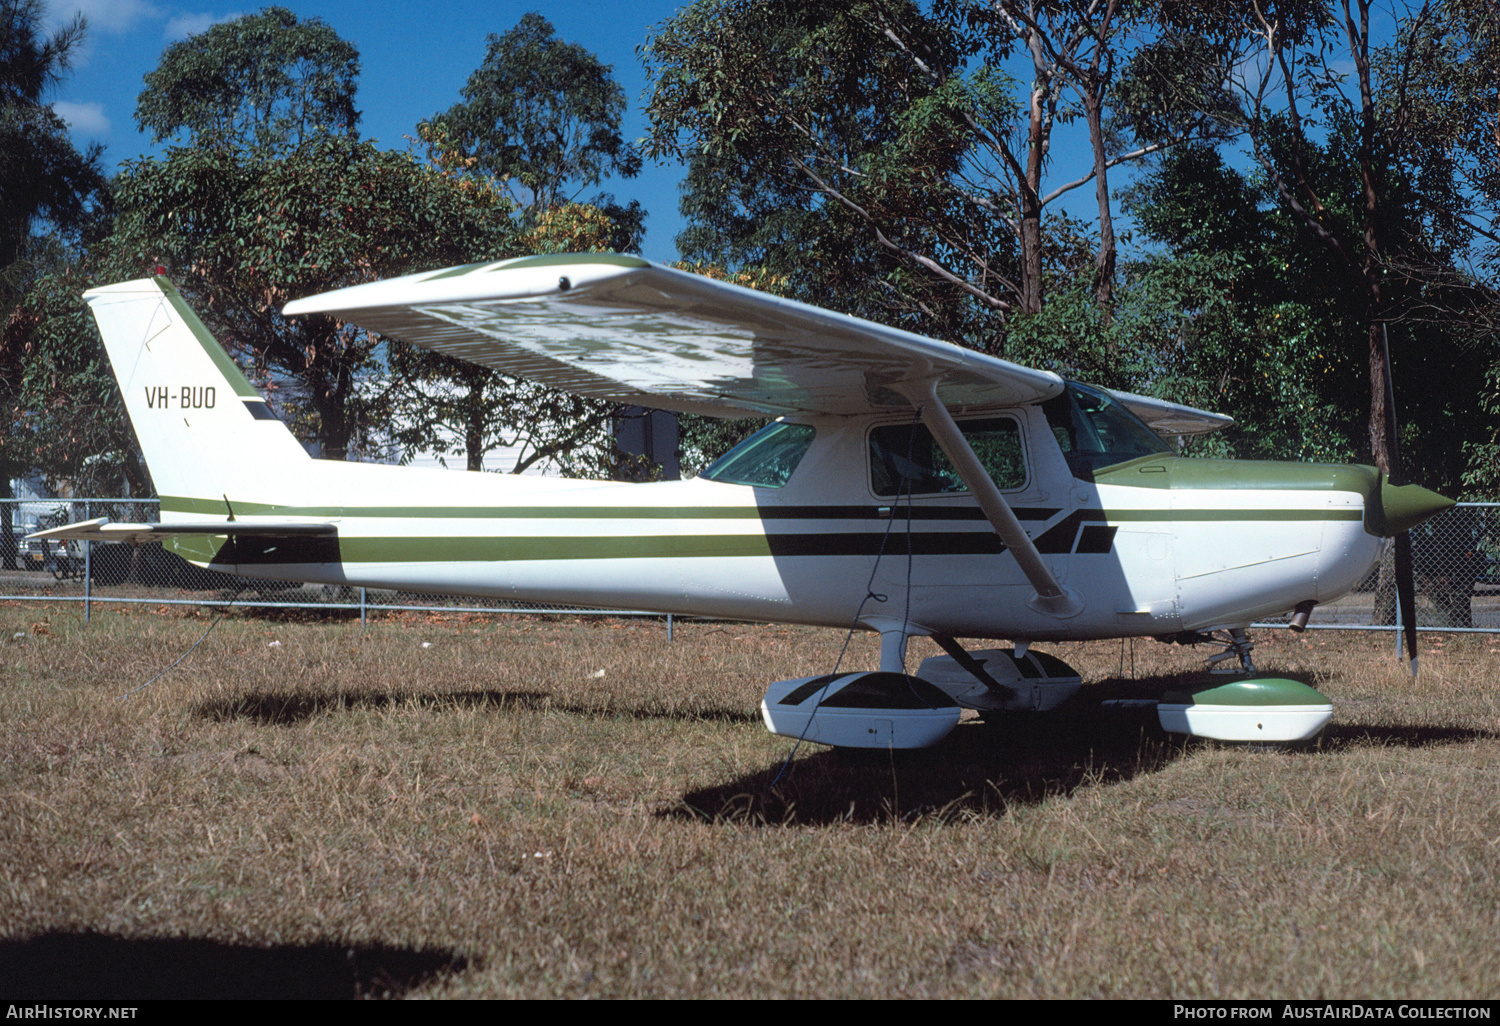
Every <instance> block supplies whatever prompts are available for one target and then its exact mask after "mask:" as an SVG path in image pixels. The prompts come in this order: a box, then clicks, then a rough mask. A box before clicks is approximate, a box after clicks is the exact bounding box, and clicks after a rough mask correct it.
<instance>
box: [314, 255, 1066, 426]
mask: <svg viewBox="0 0 1500 1026" xmlns="http://www.w3.org/2000/svg"><path fill="white" fill-rule="evenodd" d="M284 312H285V313H286V314H287V316H298V315H306V314H327V315H329V316H332V317H336V318H338V319H340V320H344V321H349V322H352V323H354V324H357V325H359V326H360V327H362V328H366V329H368V330H371V331H376V332H379V333H380V334H382V335H386V336H389V337H391V338H397V339H402V340H404V341H407V342H411V343H413V344H415V345H419V346H423V347H425V348H428V349H433V350H436V351H438V352H440V353H445V354H447V355H449V356H453V357H457V358H459V359H462V360H466V361H468V362H470V363H476V364H479V365H481V366H485V367H491V368H494V369H496V370H500V371H505V372H507V373H510V374H517V375H520V376H522V377H526V378H529V379H531V380H533V381H536V382H539V383H541V384H545V385H549V386H551V387H554V388H560V389H564V390H566V391H569V392H573V393H576V394H579V395H584V396H591V397H594V398H599V399H606V400H610V401H613V402H622V403H630V404H638V405H641V406H650V407H654V408H656V409H664V410H674V411H678V412H683V413H701V414H707V415H709V416H715V417H744V416H773V417H775V416H782V415H785V414H791V413H830V414H856V413H866V412H871V411H879V410H884V409H892V410H909V409H910V408H911V403H910V401H909V400H908V399H907V398H906V397H905V396H903V395H902V394H900V393H899V392H898V391H896V390H895V389H894V388H893V387H892V386H893V385H895V384H897V383H901V382H922V381H926V380H933V381H935V382H936V384H937V394H938V396H939V398H940V399H941V400H942V401H943V403H944V404H945V405H946V406H947V407H948V408H949V409H950V410H953V411H955V412H962V411H963V410H964V409H966V408H976V407H997V406H1014V405H1019V404H1022V403H1028V402H1033V401H1036V400H1039V399H1046V398H1049V397H1051V396H1053V395H1056V394H1057V393H1058V392H1060V391H1062V388H1063V382H1062V379H1061V378H1059V377H1058V376H1057V375H1055V374H1052V373H1050V372H1048V371H1041V370H1034V369H1031V368H1028V367H1021V366H1019V365H1017V364H1013V363H1008V362H1006V361H1005V360H999V359H996V358H994V357H991V356H986V355H984V354H983V353H977V352H974V351H972V350H968V349H962V348H960V347H959V346H956V345H953V344H951V343H948V342H941V341H938V340H936V339H931V338H925V337H923V336H921V335H914V334H912V333H910V332H906V331H901V330H899V329H897V328H890V327H886V326H885V325H882V324H875V323H873V322H871V321H865V320H861V319H859V318H857V317H848V316H845V315H844V314H837V313H833V312H831V311H828V310H823V309H821V308H819V307H815V306H809V305H807V304H805V303H796V302H792V301H791V300H787V299H780V298H778V297H776V296H772V295H770V294H768V293H765V292H757V291H755V290H753V289H746V288H741V287H739V286H737V285H730V284H728V283H726V282H722V281H715V280H713V279H711V278H706V277H704V276H702V275H698V274H690V273H688V272H686V271H679V270H674V269H673V268H669V267H663V266H661V265H660V264H653V263H650V262H648V261H645V260H642V259H640V258H639V257H633V256H621V255H619V254H614V253H585V254H568V255H548V256H532V257H520V258H518V259H514V260H505V261H500V262H498V263H487V264H471V265H467V266H464V267H453V268H449V269H447V270H444V271H428V272H425V273H421V274H413V275H408V276H406V277H404V278H393V279H390V280H388V281H380V282H372V283H370V284H367V285H356V286H354V287H352V288H347V289H339V290H337V291H334V292H328V293H324V294H322V295H318V296H311V297H308V298H306V299H298V300H295V301H293V302H291V303H288V304H287V305H286V308H285V311H284Z"/></svg>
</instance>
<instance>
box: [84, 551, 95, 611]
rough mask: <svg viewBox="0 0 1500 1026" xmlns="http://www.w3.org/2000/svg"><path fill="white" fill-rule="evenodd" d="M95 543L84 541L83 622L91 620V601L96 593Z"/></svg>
mask: <svg viewBox="0 0 1500 1026" xmlns="http://www.w3.org/2000/svg"><path fill="white" fill-rule="evenodd" d="M93 556H94V543H93V542H91V541H86V542H84V543H83V622H84V623H88V622H89V602H90V599H92V598H93V594H94V566H93Z"/></svg>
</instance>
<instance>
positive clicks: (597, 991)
mask: <svg viewBox="0 0 1500 1026" xmlns="http://www.w3.org/2000/svg"><path fill="white" fill-rule="evenodd" d="M208 623H209V619H208V618H207V617H206V616H199V615H181V614H177V613H172V612H168V611H165V610H160V611H158V610H151V609H145V608H136V609H105V610H103V611H96V613H95V616H94V622H93V623H92V624H89V625H87V626H85V625H83V624H82V623H81V622H80V621H79V615H78V610H77V608H76V607H73V606H67V607H64V606H57V607H46V606H39V605H35V604H12V605H9V606H0V638H4V639H8V640H6V641H5V642H4V645H3V649H0V817H3V818H0V993H4V994H6V995H8V996H16V997H22V996H29V997H36V996H47V995H53V996H67V997H89V996H114V997H131V996H150V995H158V996H160V995H204V996H209V995H213V996H233V995H261V996H271V995H315V996H339V995H352V994H365V995H382V994H393V995H403V994H404V995H409V996H434V997H470V996H495V997H554V996H561V997H581V996H608V997H644V996H677V997H688V996H691V997H730V996H736V997H740V996H743V997H770V996H804V997H805V996H832V997H888V996H900V997H951V996H1002V997H1083V996H1118V997H1181V998H1193V997H1247V996H1276V997H1408V996H1410V997H1478V996H1493V995H1494V993H1495V992H1496V990H1497V983H1500V954H1497V948H1496V944H1495V937H1496V936H1500V788H1497V787H1496V783H1495V779H1496V778H1495V765H1496V758H1495V757H1496V754H1497V752H1500V743H1497V742H1500V703H1497V697H1496V696H1497V689H1496V685H1495V681H1494V676H1495V672H1494V671H1495V669H1496V667H1497V666H1500V663H1497V658H1500V652H1497V649H1500V643H1497V642H1495V641H1492V640H1490V639H1488V638H1481V637H1469V638H1457V639H1451V638H1449V639H1444V638H1440V637H1437V636H1430V637H1425V636H1424V640H1423V644H1424V649H1430V650H1431V651H1424V653H1423V657H1424V672H1423V676H1422V678H1421V679H1420V680H1419V681H1417V682H1416V683H1413V682H1411V681H1410V679H1409V678H1403V672H1404V671H1403V670H1402V669H1401V667H1400V666H1399V665H1398V664H1397V663H1396V662H1395V661H1394V659H1393V658H1392V656H1391V649H1390V646H1391V641H1390V638H1389V637H1387V636H1381V637H1377V638H1368V637H1364V636H1355V635H1349V634H1337V635H1335V634H1328V633H1325V634H1317V633H1311V632H1310V633H1309V634H1308V635H1306V636H1305V637H1304V638H1301V639H1298V638H1294V637H1292V636H1289V635H1285V634H1279V633H1278V634H1274V635H1273V634H1270V633H1263V634H1260V635H1258V640H1260V641H1261V647H1260V648H1259V649H1258V650H1257V656H1258V659H1259V662H1260V663H1261V664H1262V669H1264V670H1268V671H1272V672H1285V673H1297V674H1300V675H1302V676H1304V678H1306V679H1309V680H1311V681H1312V682H1313V683H1315V684H1316V685H1317V686H1318V687H1320V688H1321V689H1322V690H1324V691H1325V693H1327V694H1329V695H1330V696H1331V697H1332V698H1333V699H1334V701H1335V704H1336V713H1335V720H1334V723H1333V725H1332V726H1330V728H1329V729H1328V731H1326V732H1325V734H1324V735H1323V737H1322V738H1321V739H1320V741H1319V742H1318V743H1317V744H1315V745H1313V746H1311V747H1308V748H1304V749H1299V750H1293V751H1258V750H1249V749H1245V748H1239V747H1233V746H1227V745H1217V744H1214V743H1211V742H1202V741H1184V740H1182V739H1180V738H1176V737H1174V736H1169V735H1165V734H1163V733H1162V732H1161V731H1160V730H1159V729H1158V728H1157V727H1156V726H1155V723H1154V718H1153V717H1150V716H1146V715H1141V714H1139V713H1131V712H1124V713H1119V712H1117V713H1114V714H1110V715H1105V714H1101V713H1100V712H1099V711H1098V709H1097V706H1096V703H1095V701H1094V700H1096V699H1097V698H1099V697H1101V696H1105V695H1129V694H1134V693H1140V692H1149V691H1150V690H1152V689H1153V688H1155V689H1159V688H1160V687H1161V686H1162V685H1163V684H1166V683H1169V682H1173V681H1176V680H1181V679H1184V678H1185V675H1189V674H1191V673H1193V672H1195V671H1196V670H1197V668H1198V667H1199V666H1201V661H1202V658H1203V657H1204V656H1205V655H1206V654H1207V653H1206V652H1202V651H1199V652H1193V651H1190V650H1182V649H1174V648H1168V647H1165V646H1161V645H1157V644H1154V643H1151V642H1137V643H1136V644H1135V645H1134V646H1131V645H1129V644H1127V645H1124V646H1122V645H1120V644H1119V643H1096V644H1088V645H1063V646H1050V650H1052V651H1054V652H1056V653H1057V654H1059V655H1060V656H1062V657H1063V658H1064V659H1067V660H1068V661H1069V662H1072V663H1073V664H1074V665H1076V666H1078V667H1079V668H1080V669H1082V670H1083V671H1084V672H1085V675H1086V678H1087V679H1089V680H1090V681H1091V682H1093V684H1092V686H1091V687H1090V688H1088V689H1085V690H1086V694H1088V695H1089V697H1090V701H1089V702H1085V703H1082V704H1080V707H1079V708H1078V709H1076V710H1074V711H1072V712H1071V713H1069V714H1066V715H1059V716H1055V717H1051V718H1048V719H1042V720H1032V719H1025V718H1020V719H1017V720H1014V721H1011V722H1007V723H1005V724H1000V725H980V724H964V725H962V726H961V727H960V728H959V730H958V731H956V732H955V734H954V735H953V737H951V738H950V739H949V740H948V741H947V742H945V743H944V744H943V745H941V746H939V747H938V748H936V749H934V750H931V751H928V752H918V753H907V754H904V755H900V756H898V757H896V758H894V759H893V758H890V757H889V756H887V755H885V754H879V755H875V756H871V757H867V758H861V759H853V760H848V759H842V758H840V757H838V756H837V755H835V754H834V753H832V752H830V751H829V750H827V749H824V748H821V747H818V746H803V747H802V748H801V749H800V750H798V752H797V754H796V757H795V760H794V761H793V764H792V766H791V767H790V769H789V770H788V772H787V774H786V775H785V776H784V777H782V778H781V779H780V780H779V781H778V782H777V783H776V784H775V786H774V787H773V786H772V781H773V780H774V779H775V778H776V776H777V774H778V772H779V770H780V769H781V766H782V763H783V761H784V760H785V759H786V757H787V755H788V753H789V751H790V750H791V743H790V742H789V741H787V740H785V739H781V738H775V737H771V736H770V735H768V734H766V732H765V730H764V729H763V728H762V727H761V725H760V723H759V718H758V715H757V713H756V708H757V705H758V703H759V700H760V698H761V695H762V694H763V692H764V689H765V685H766V683H767V682H769V681H771V680H774V679H778V678H784V677H792V676H799V675H803V674H807V673H813V672H820V671H823V670H826V669H828V668H830V667H831V664H832V661H833V659H834V657H835V655H836V654H837V651H838V647H839V645H840V644H841V643H842V640H843V639H842V637H841V636H839V635H837V634H835V633H833V632H827V631H815V630H807V629H801V628H786V627H752V626H743V625H734V624H687V625H679V626H678V631H677V640H676V641H675V642H673V643H671V644H669V643H668V642H667V640H666V632H665V629H664V627H663V626H662V625H661V624H660V623H651V622H635V621H603V622H594V621H570V620H559V621H548V620H544V619H528V620H498V619H482V618H462V617H451V618H448V619H445V620H437V619H433V618H425V617H420V616H409V617H405V618H399V619H391V620H383V621H379V622H375V623H372V625H371V626H370V627H369V628H367V629H363V630H362V629H361V628H360V627H359V625H358V624H357V623H348V622H336V621H331V622H290V621H283V622H277V621H271V620H266V619H258V618H253V617H250V616H247V615H239V614H236V615H231V616H230V617H229V618H226V619H225V621H224V622H222V623H221V624H220V625H219V626H218V627H217V629H216V630H215V631H214V632H213V634H212V635H210V636H209V638H208V639H207V640H206V641H204V642H203V644H202V645H201V646H200V647H199V648H198V650H197V651H195V652H194V653H193V654H192V655H191V656H190V657H189V658H188V659H187V660H185V661H184V662H183V664H182V665H181V666H179V667H178V668H177V669H175V670H172V671H171V672H170V673H168V674H166V675H165V676H163V677H162V678H161V679H160V680H158V681H157V682H156V683H155V684H153V685H152V686H151V687H150V688H147V689H146V690H144V691H141V692H139V693H137V694H135V695H133V696H132V697H130V698H128V699H125V700H121V699H120V698H119V695H120V694H121V693H122V692H124V691H126V690H128V689H129V688H133V687H135V686H137V685H139V684H140V683H142V682H144V681H145V680H146V679H148V678H149V677H151V676H152V675H153V674H155V673H156V672H158V671H159V670H161V669H162V668H163V667H165V666H167V665H169V664H170V663H171V662H172V660H174V659H176V658H177V657H178V656H180V655H181V654H182V653H183V652H184V651H185V650H186V649H187V648H188V646H190V645H191V644H192V643H193V641H194V640H195V639H196V638H197V637H198V636H199V635H200V634H201V633H202V632H203V630H204V628H205V627H206V626H207V625H208ZM18 633H22V634H24V635H25V636H24V638H20V639H17V638H15V637H14V635H16V634H18ZM275 642H279V644H274V645H273V643H275ZM424 642H426V643H430V645H431V647H429V648H424V647H422V646H423V643H424ZM923 645H925V643H923ZM918 649H919V650H918V651H916V652H914V655H915V656H917V657H918V658H920V656H921V655H924V654H929V653H928V651H927V649H926V648H924V647H922V646H918ZM876 651H877V646H876V644H875V643H874V640H873V639H871V638H863V637H862V638H856V639H855V643H854V645H853V647H852V649H851V656H850V657H849V658H850V660H851V665H854V666H873V665H874V663H875V661H876ZM934 651H935V649H934ZM601 670H602V671H603V675H602V676H598V673H599V671H601Z"/></svg>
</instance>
